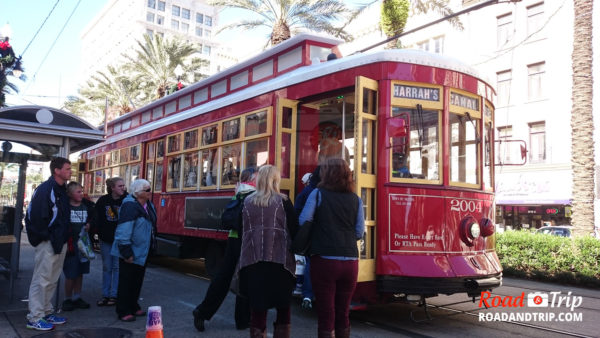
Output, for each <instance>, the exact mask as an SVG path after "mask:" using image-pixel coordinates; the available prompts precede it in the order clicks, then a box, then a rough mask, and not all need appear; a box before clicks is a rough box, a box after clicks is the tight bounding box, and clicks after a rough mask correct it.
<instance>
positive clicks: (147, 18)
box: [146, 12, 154, 22]
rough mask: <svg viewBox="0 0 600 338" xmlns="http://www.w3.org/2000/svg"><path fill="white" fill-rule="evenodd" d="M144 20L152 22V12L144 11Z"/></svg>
mask: <svg viewBox="0 0 600 338" xmlns="http://www.w3.org/2000/svg"><path fill="white" fill-rule="evenodd" d="M146 21H148V22H154V13H150V12H148V13H146Z"/></svg>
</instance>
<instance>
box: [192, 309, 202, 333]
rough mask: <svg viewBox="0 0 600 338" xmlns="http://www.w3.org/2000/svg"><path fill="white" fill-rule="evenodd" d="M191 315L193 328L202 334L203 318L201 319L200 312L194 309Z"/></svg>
mask: <svg viewBox="0 0 600 338" xmlns="http://www.w3.org/2000/svg"><path fill="white" fill-rule="evenodd" d="M192 314H193V315H194V327H196V330H198V331H200V332H203V331H204V318H202V315H200V311H199V310H198V309H194V311H193V312H192Z"/></svg>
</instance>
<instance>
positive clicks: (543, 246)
mask: <svg viewBox="0 0 600 338" xmlns="http://www.w3.org/2000/svg"><path fill="white" fill-rule="evenodd" d="M496 252H497V253H498V257H499V258H500V262H501V264H502V267H503V269H504V274H505V275H508V276H515V277H525V278H531V279H540V280H550V281H556V282H560V283H567V284H576V285H582V286H600V241H599V240H597V239H594V238H592V237H582V238H574V239H571V238H564V237H558V236H551V235H543V234H535V233H532V232H528V231H506V232H504V233H501V234H500V233H499V234H497V235H496Z"/></svg>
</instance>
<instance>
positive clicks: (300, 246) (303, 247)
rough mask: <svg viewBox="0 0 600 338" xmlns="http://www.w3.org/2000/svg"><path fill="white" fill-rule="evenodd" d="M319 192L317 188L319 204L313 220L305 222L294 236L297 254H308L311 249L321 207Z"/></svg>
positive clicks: (294, 249) (293, 246)
mask: <svg viewBox="0 0 600 338" xmlns="http://www.w3.org/2000/svg"><path fill="white" fill-rule="evenodd" d="M319 194H320V191H318V190H317V205H316V207H315V213H314V215H313V220H312V221H306V222H304V223H303V224H302V226H301V227H300V229H299V230H298V232H297V233H296V237H294V240H293V241H292V252H293V253H294V254H296V255H302V256H306V255H307V254H308V250H309V249H310V244H311V241H312V233H313V227H314V223H315V222H316V218H317V210H318V209H319Z"/></svg>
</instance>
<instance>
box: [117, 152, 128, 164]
mask: <svg viewBox="0 0 600 338" xmlns="http://www.w3.org/2000/svg"><path fill="white" fill-rule="evenodd" d="M127 162H129V149H128V148H123V149H121V150H119V163H127Z"/></svg>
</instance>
